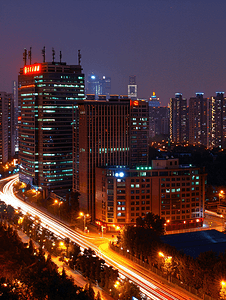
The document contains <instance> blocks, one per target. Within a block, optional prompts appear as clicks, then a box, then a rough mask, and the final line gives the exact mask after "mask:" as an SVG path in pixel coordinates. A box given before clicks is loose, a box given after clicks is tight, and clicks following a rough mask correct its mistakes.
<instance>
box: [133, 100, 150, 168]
mask: <svg viewBox="0 0 226 300" xmlns="http://www.w3.org/2000/svg"><path fill="white" fill-rule="evenodd" d="M148 104H149V103H148V101H147V100H134V101H131V106H130V107H131V110H130V166H131V167H135V166H137V165H139V166H140V165H143V166H146V165H147V164H148V142H149V106H148Z"/></svg>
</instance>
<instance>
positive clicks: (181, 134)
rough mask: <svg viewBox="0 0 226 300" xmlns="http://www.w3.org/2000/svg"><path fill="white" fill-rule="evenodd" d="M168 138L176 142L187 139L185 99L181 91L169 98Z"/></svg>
mask: <svg viewBox="0 0 226 300" xmlns="http://www.w3.org/2000/svg"><path fill="white" fill-rule="evenodd" d="M170 139H171V141H173V142H176V143H186V142H187V141H188V109H187V99H184V98H182V94H181V93H176V94H175V97H174V98H171V99H170Z"/></svg>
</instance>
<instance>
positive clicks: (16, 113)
mask: <svg viewBox="0 0 226 300" xmlns="http://www.w3.org/2000/svg"><path fill="white" fill-rule="evenodd" d="M13 99H14V133H15V135H14V140H15V153H16V154H18V151H19V124H18V117H19V115H20V112H19V106H18V85H17V81H15V80H14V81H13Z"/></svg>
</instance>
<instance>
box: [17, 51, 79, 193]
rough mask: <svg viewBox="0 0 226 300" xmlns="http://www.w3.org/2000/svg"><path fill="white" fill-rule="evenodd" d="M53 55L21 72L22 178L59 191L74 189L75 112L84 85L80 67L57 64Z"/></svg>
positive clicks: (42, 187) (24, 68)
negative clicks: (73, 148)
mask: <svg viewBox="0 0 226 300" xmlns="http://www.w3.org/2000/svg"><path fill="white" fill-rule="evenodd" d="M54 56H55V52H54V53H53V62H43V63H39V64H37V63H36V64H34V65H26V62H25V66H24V67H23V68H21V69H20V73H19V77H18V98H19V99H18V100H19V103H21V116H20V118H21V124H20V130H19V146H20V147H19V159H20V162H21V167H20V172H19V178H20V180H21V181H24V182H26V183H30V184H31V185H32V186H34V187H38V188H41V189H43V191H46V192H48V191H55V192H58V193H59V192H61V191H62V192H65V191H68V190H70V189H71V188H72V173H73V166H72V121H73V119H72V111H73V105H74V103H75V101H77V100H81V99H84V88H85V86H84V74H83V73H82V68H81V65H80V64H79V65H67V64H66V63H65V62H54ZM60 56H61V55H60ZM43 57H44V61H45V53H44V55H43ZM60 58H61V57H60ZM60 60H61V59H60Z"/></svg>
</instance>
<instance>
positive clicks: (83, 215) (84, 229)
mask: <svg viewBox="0 0 226 300" xmlns="http://www.w3.org/2000/svg"><path fill="white" fill-rule="evenodd" d="M79 215H80V216H81V217H83V222H84V223H83V231H84V233H85V231H86V218H87V217H89V214H84V213H83V212H80V213H79Z"/></svg>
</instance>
